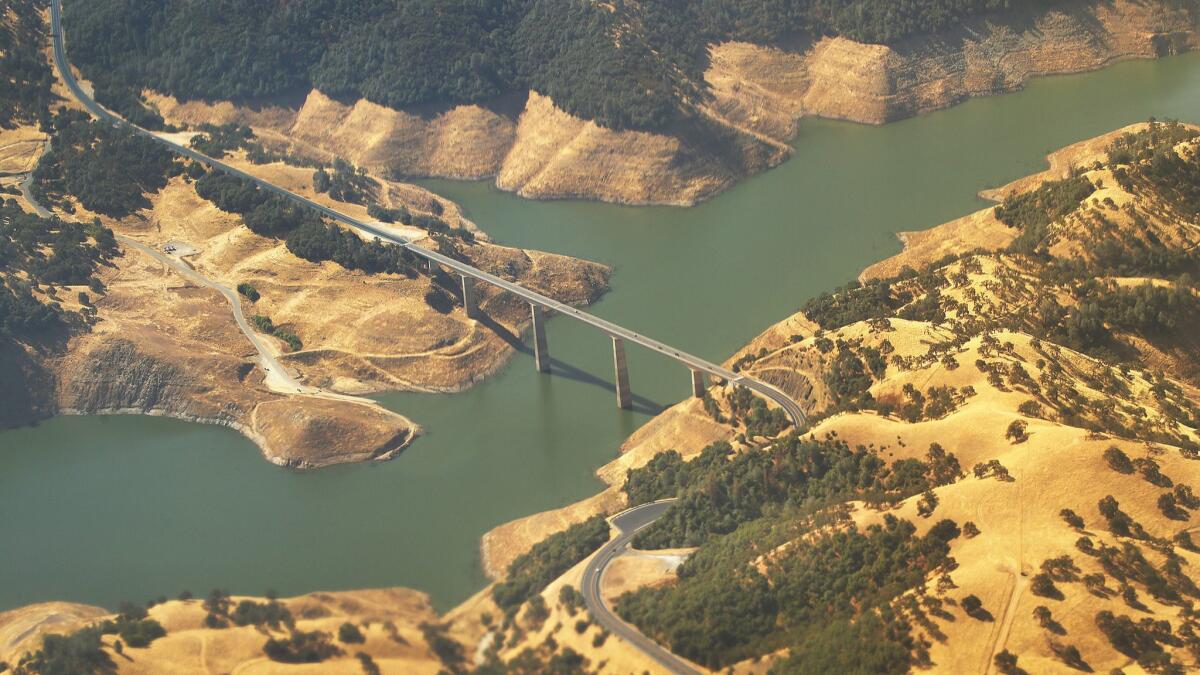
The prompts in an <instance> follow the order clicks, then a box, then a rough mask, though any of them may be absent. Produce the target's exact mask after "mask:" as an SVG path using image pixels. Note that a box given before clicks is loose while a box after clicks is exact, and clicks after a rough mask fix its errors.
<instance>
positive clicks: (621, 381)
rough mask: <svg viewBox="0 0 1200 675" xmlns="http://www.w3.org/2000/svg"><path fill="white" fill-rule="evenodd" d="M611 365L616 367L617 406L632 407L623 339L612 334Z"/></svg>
mask: <svg viewBox="0 0 1200 675" xmlns="http://www.w3.org/2000/svg"><path fill="white" fill-rule="evenodd" d="M612 341H613V366H614V367H615V368H616V371H617V372H616V375H617V376H616V384H617V407H618V408H620V409H622V410H629V409H630V408H632V407H633V393H632V392H631V391H630V389H629V366H628V365H627V364H626V363H625V341H624V340H622V339H621V338H619V337H617V336H615V335H614V336H613V339H612Z"/></svg>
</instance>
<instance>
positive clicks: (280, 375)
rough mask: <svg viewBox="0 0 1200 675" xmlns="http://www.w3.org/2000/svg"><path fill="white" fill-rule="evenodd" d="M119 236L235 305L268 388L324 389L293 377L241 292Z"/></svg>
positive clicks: (292, 390)
mask: <svg viewBox="0 0 1200 675" xmlns="http://www.w3.org/2000/svg"><path fill="white" fill-rule="evenodd" d="M116 237H117V241H119V242H121V244H123V245H125V246H129V247H131V248H135V249H137V250H139V251H141V252H142V253H145V254H146V255H148V256H150V257H151V258H153V259H155V260H157V261H158V262H160V263H162V264H163V265H166V266H167V267H168V268H170V269H173V270H175V271H176V272H177V273H178V274H180V275H181V276H182V277H184V278H185V279H187V280H188V281H191V282H192V283H195V284H198V285H200V286H206V287H208V288H211V289H213V290H215V291H217V292H218V293H220V294H221V295H222V296H224V297H225V300H227V301H228V302H229V304H230V306H231V307H232V309H233V318H234V320H235V321H236V322H237V325H238V328H239V329H241V331H242V333H244V334H245V336H246V339H248V340H250V344H251V345H253V346H254V350H255V351H256V352H258V363H259V365H260V366H261V367H262V369H263V370H264V371H265V372H266V374H267V377H266V380H265V384H266V385H267V388H268V389H270V390H272V391H275V392H279V393H285V394H315V393H318V392H319V391H320V390H318V389H315V388H313V387H306V386H304V385H303V384H300V382H299V381H298V380H296V378H294V377H292V375H291V373H289V372H288V369H287V368H285V367H284V366H283V364H282V363H280V362H279V360H278V359H276V358H275V352H274V350H272V349H271V348H270V347H268V346H267V345H266V344H264V343H263V340H262V338H261V337H259V335H258V332H257V331H255V330H254V329H253V328H251V327H250V322H248V321H246V313H245V312H243V311H242V300H241V298H240V297H238V294H237V292H235V291H234V290H233V289H231V288H229V287H228V286H224V285H222V284H219V283H217V282H215V281H213V280H211V279H209V278H208V277H206V276H204V275H202V274H200V273H199V272H197V271H196V270H194V269H192V268H191V267H189V266H188V265H187V263H185V262H183V261H182V260H180V259H178V258H176V257H174V256H170V255H167V254H166V253H163V252H162V251H159V250H158V249H156V248H153V247H151V246H147V245H146V244H143V243H142V242H140V241H138V240H136V239H130V238H129V237H126V236H124V235H120V234H118V235H116Z"/></svg>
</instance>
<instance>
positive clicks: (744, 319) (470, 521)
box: [0, 55, 1200, 610]
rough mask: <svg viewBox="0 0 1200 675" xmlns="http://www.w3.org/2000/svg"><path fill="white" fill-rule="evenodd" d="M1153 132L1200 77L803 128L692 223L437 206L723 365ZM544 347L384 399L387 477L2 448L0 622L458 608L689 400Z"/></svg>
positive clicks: (574, 346)
mask: <svg viewBox="0 0 1200 675" xmlns="http://www.w3.org/2000/svg"><path fill="white" fill-rule="evenodd" d="M1150 116H1157V117H1159V118H1167V117H1175V118H1179V119H1184V120H1189V121H1200V55H1188V56H1182V57H1172V58H1169V59H1163V60H1161V61H1157V62H1130V63H1124V64H1119V65H1116V66H1114V67H1112V68H1109V69H1106V70H1103V71H1099V72H1096V73H1089V74H1085V75H1077V76H1068V77H1057V78H1047V79H1042V80H1038V81H1035V82H1033V83H1032V84H1031V85H1030V87H1029V88H1028V89H1027V90H1026V91H1023V92H1020V93H1016V94H1010V95H1006V96H1001V97H995V98H988V99H978V100H974V101H971V102H969V103H966V104H963V105H961V106H958V107H956V108H952V109H950V110H947V111H942V112H938V113H934V114H930V115H927V116H924V117H920V118H915V119H911V120H907V121H903V122H898V123H894V124H890V125H887V126H883V127H868V126H861V125H856V124H850V123H842V122H829V121H820V120H808V121H805V122H804V123H802V124H801V125H800V133H799V136H798V137H797V139H796V140H795V143H794V144H795V147H796V153H795V156H794V157H793V158H792V159H790V160H789V161H788V162H786V163H785V164H783V165H782V166H780V167H779V168H777V169H775V170H772V171H769V172H767V173H765V174H762V175H760V176H756V177H754V178H752V179H750V180H747V181H745V182H743V183H742V184H740V185H738V186H737V187H735V188H733V189H732V190H729V191H728V192H726V193H724V194H722V195H721V196H719V197H718V198H716V199H714V200H712V201H709V202H707V203H704V204H702V205H700V206H698V207H695V208H692V209H677V208H668V207H661V208H659V207H636V208H634V207H621V206H613V205H605V204H595V203H588V202H580V201H561V202H531V201H527V200H522V199H518V198H516V197H513V196H511V195H508V194H504V193H500V192H498V191H496V190H495V189H494V188H492V187H491V186H490V185H489V184H487V183H482V182H481V183H460V182H452V181H426V184H427V185H428V186H429V187H431V188H433V189H435V190H436V191H438V192H440V193H441V194H443V195H445V196H446V197H448V198H450V199H454V200H456V201H458V202H459V203H461V204H462V205H463V206H464V207H465V208H466V209H467V211H468V213H469V215H470V216H471V217H472V218H473V219H474V220H475V221H476V222H478V223H479V224H480V226H482V227H483V228H484V229H486V230H487V231H488V232H489V233H491V234H492V236H493V237H494V238H495V239H496V240H498V241H500V242H503V243H507V244H513V245H517V246H524V247H531V248H539V249H543V250H547V251H554V252H558V253H566V254H570V255H576V256H580V257H584V258H590V259H592V260H598V261H601V262H605V263H608V264H610V265H613V266H614V267H615V269H616V274H615V275H614V277H613V290H612V292H611V293H610V294H608V296H606V298H605V299H604V300H603V301H602V302H601V303H599V304H598V305H597V306H596V307H595V308H594V309H595V312H596V313H597V314H599V315H601V316H603V317H605V318H607V319H609V320H613V321H616V322H619V323H622V324H624V325H626V326H627V327H629V328H631V329H633V330H636V331H638V332H641V333H644V334H647V335H650V336H653V337H655V338H657V339H660V340H663V341H666V342H668V343H671V344H674V345H676V346H678V347H680V348H682V349H685V350H687V351H690V352H692V353H695V354H697V355H699V356H704V357H706V358H708V359H710V360H713V361H720V360H723V359H724V358H725V357H726V356H728V355H729V354H730V353H732V352H733V351H735V350H736V349H737V348H738V347H740V346H741V345H743V344H745V343H746V342H747V341H748V340H750V339H751V338H752V337H753V336H754V335H756V334H757V333H758V332H760V331H761V330H763V329H764V328H766V327H768V326H769V325H771V324H772V323H774V322H776V321H778V320H780V319H782V318H784V317H786V316H787V315H788V314H790V313H791V312H792V311H794V310H795V309H796V308H798V307H799V306H800V305H801V304H802V303H803V302H804V300H805V299H807V298H808V297H810V296H812V295H814V294H816V293H819V292H821V291H823V290H827V289H830V288H832V287H834V286H836V285H839V284H841V283H844V282H845V281H848V280H850V279H852V278H853V277H854V276H855V275H856V274H857V273H858V271H859V270H860V269H861V268H863V267H864V266H866V265H868V264H870V263H871V262H873V261H876V260H878V259H880V258H883V257H885V256H887V255H890V254H892V253H894V252H895V251H897V250H898V249H899V244H898V242H897V241H896V239H895V236H894V233H895V232H897V231H901V230H913V229H922V228H925V227H929V226H931V225H935V224H937V223H940V222H943V221H945V220H948V219H951V218H954V217H957V216H959V215H962V214H964V213H967V212H969V211H972V210H975V209H977V208H980V207H982V206H983V205H984V203H983V202H982V201H981V200H979V199H978V198H977V197H975V194H976V193H977V192H978V191H979V190H981V189H983V188H987V187H993V186H997V185H1000V184H1003V183H1005V182H1007V181H1009V180H1012V179H1014V178H1017V177H1020V176H1023V175H1026V174H1028V173H1031V172H1033V171H1036V170H1038V169H1040V168H1042V167H1043V166H1044V161H1043V157H1044V155H1045V154H1046V153H1048V152H1050V151H1052V150H1054V149H1057V148H1059V147H1061V146H1063V145H1066V144H1068V143H1072V142H1074V141H1078V140H1081V139H1084V138H1088V137H1091V136H1095V135H1097V134H1100V133H1103V132H1105V131H1109V130H1111V129H1113V128H1116V127H1118V126H1121V125H1124V124H1129V123H1132V122H1137V121H1142V120H1145V119H1147V118H1148V117H1150ZM549 340H550V350H551V353H552V354H553V356H554V357H555V359H556V363H555V371H556V375H555V376H553V377H546V376H540V375H538V374H537V373H536V372H535V371H534V367H533V362H532V357H530V356H529V355H528V354H519V355H518V356H517V357H516V358H515V359H514V360H513V361H512V362H511V363H510V365H509V367H508V368H506V369H505V370H503V371H502V372H501V373H500V374H498V375H497V376H496V377H494V378H492V379H490V380H488V381H487V382H485V383H483V384H482V385H480V386H478V387H476V388H475V389H473V390H471V391H469V392H466V393H464V394H458V395H453V396H441V395H436V396H435V395H417V394H388V395H384V396H381V397H380V400H381V401H383V402H384V403H385V404H386V405H388V406H389V407H391V408H394V409H396V410H399V411H401V412H403V413H404V414H406V415H408V416H410V417H412V418H413V419H415V420H417V421H418V422H420V423H421V424H422V426H424V427H425V428H426V430H427V431H428V434H427V435H426V436H425V437H423V438H422V439H420V440H419V441H418V442H417V443H416V444H415V445H414V446H413V447H412V448H411V449H410V450H408V451H407V452H405V453H404V454H403V455H402V456H401V457H400V458H398V459H397V460H395V461H392V462H388V463H384V464H370V465H356V466H350V467H334V468H330V469H323V470H320V471H315V472H295V471H288V470H284V469H280V468H277V467H275V466H272V465H270V464H268V463H266V462H265V461H263V460H262V459H261V458H260V456H259V454H258V452H257V450H256V448H255V447H254V446H253V444H251V443H250V442H249V441H247V440H245V439H244V438H242V437H241V436H239V435H238V434H237V433H235V432H233V431H230V430H227V429H223V428H218V427H209V426H201V425H195V424H188V423H184V422H177V421H172V420H163V419H155V418H145V417H120V418H63V419H57V420H52V421H49V422H45V423H43V424H41V425H39V426H37V427H32V428H26V429H18V430H14V431H9V432H3V433H0V610H3V609H5V608H10V607H13V606H16V605H20V604H24V603H29V602H36V601H43V600H52V599H56V600H72V601H81V602H89V603H97V604H101V605H106V606H110V607H111V606H115V604H116V603H117V602H119V601H120V600H123V599H135V600H142V599H145V598H149V597H155V596H158V595H160V594H166V595H175V594H176V593H178V592H179V591H181V590H184V589H188V590H191V591H193V592H195V593H198V594H199V593H203V592H206V591H207V590H208V589H210V588H213V587H217V586H219V587H223V588H226V589H229V590H231V591H234V592H239V593H262V592H264V591H266V590H268V589H274V590H276V591H278V592H280V593H282V594H285V595H288V594H295V593H303V592H307V591H313V590H335V589H343V588H357V587H371V586H390V585H398V586H410V587H414V588H418V589H421V590H424V591H427V592H429V593H430V594H432V596H433V598H434V601H435V603H436V604H437V606H438V607H439V608H442V609H445V608H447V607H450V606H453V605H454V604H456V603H457V602H459V601H461V600H463V599H464V598H466V597H467V596H468V595H470V594H471V593H473V592H475V591H476V590H478V589H479V588H481V587H482V586H483V585H484V583H485V579H484V578H483V575H482V573H481V571H480V568H479V562H478V553H477V551H478V541H479V536H480V535H481V534H482V533H484V532H485V531H487V530H488V529H489V528H491V527H493V526H494V525H497V524H499V523H502V522H504V521H507V520H510V519H512V518H515V517H518V516H522V515H526V514H529V513H533V512H535V511H539V510H543V509H547V508H552V507H556V506H560V505H563V504H566V503H569V502H571V501H574V500H577V499H580V498H583V497H586V496H588V495H590V494H593V493H594V492H596V491H597V490H598V488H599V487H600V484H599V482H598V481H597V480H596V479H595V478H594V477H593V471H594V470H595V468H596V467H598V466H600V465H601V464H603V463H605V462H607V461H608V460H610V459H611V458H613V457H614V456H615V454H616V451H617V448H618V446H619V445H620V443H621V441H622V440H623V439H624V438H626V437H627V436H628V435H629V434H630V433H631V432H632V431H633V430H634V429H636V428H637V427H638V426H639V425H641V424H642V423H644V422H645V421H646V420H647V419H648V418H649V416H650V415H651V414H652V413H653V412H654V411H656V410H657V409H659V408H660V407H662V406H665V405H669V404H671V403H673V402H674V401H677V400H679V399H680V398H682V397H683V396H685V395H686V393H687V392H688V379H687V371H686V370H685V369H684V368H683V367H682V366H680V365H678V364H676V363H674V362H672V361H669V360H667V359H664V358H660V357H656V356H654V355H652V354H650V353H648V352H644V351H642V350H640V349H639V348H637V347H636V346H632V345H630V346H629V347H628V351H629V360H630V372H631V380H632V384H633V388H634V392H635V394H637V395H638V399H637V409H636V410H634V411H628V412H622V411H618V410H616V409H615V398H614V395H613V392H612V390H611V384H610V382H611V379H612V375H611V367H612V365H611V364H612V361H611V358H612V356H611V352H610V345H609V342H608V340H607V338H606V337H604V336H603V335H601V334H599V333H597V332H596V331H594V330H591V329H588V328H586V327H585V326H583V325H581V324H578V323H576V322H573V321H570V320H567V319H562V318H557V319H553V320H551V321H550V323H549ZM0 386H2V385H0Z"/></svg>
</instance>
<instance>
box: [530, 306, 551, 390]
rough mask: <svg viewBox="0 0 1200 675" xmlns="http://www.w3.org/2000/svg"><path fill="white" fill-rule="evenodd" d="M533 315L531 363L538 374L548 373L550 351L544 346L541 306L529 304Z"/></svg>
mask: <svg viewBox="0 0 1200 675" xmlns="http://www.w3.org/2000/svg"><path fill="white" fill-rule="evenodd" d="M529 313H530V314H532V315H533V363H534V365H536V366H537V369H538V372H539V373H548V372H550V349H549V348H548V347H547V346H546V317H545V315H544V314H543V313H542V306H541V305H535V304H533V303H532V302H531V303H529Z"/></svg>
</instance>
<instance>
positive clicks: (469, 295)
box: [462, 274, 479, 319]
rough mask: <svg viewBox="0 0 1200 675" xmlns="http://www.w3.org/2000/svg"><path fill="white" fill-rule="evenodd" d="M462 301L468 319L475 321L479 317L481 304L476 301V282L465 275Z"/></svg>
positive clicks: (463, 276) (463, 277)
mask: <svg viewBox="0 0 1200 675" xmlns="http://www.w3.org/2000/svg"><path fill="white" fill-rule="evenodd" d="M462 299H463V309H465V310H466V312H467V318H469V319H474V318H475V317H477V316H479V304H478V302H477V301H476V300H475V280H474V279H472V278H471V277H469V276H467V275H465V274H464V275H462Z"/></svg>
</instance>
